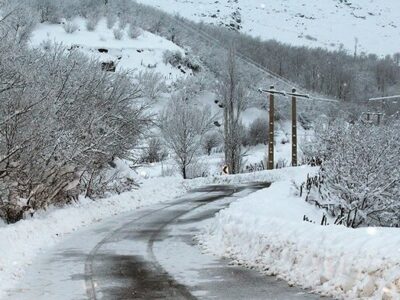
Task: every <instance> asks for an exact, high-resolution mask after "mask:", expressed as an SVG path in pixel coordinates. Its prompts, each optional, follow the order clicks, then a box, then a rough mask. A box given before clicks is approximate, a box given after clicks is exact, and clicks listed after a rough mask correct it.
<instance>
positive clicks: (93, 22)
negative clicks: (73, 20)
mask: <svg viewBox="0 0 400 300" xmlns="http://www.w3.org/2000/svg"><path fill="white" fill-rule="evenodd" d="M98 23H99V19H98V18H97V17H96V16H90V17H88V19H87V21H86V29H87V30H88V31H94V30H95V29H96V26H97V24H98Z"/></svg>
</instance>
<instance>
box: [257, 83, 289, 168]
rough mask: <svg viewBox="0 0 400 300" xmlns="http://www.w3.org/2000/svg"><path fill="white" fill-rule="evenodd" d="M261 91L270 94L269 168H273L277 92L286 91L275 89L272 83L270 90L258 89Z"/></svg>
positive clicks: (281, 93) (282, 93)
mask: <svg viewBox="0 0 400 300" xmlns="http://www.w3.org/2000/svg"><path fill="white" fill-rule="evenodd" d="M258 91H259V92H260V93H267V94H268V95H269V126H268V161H267V169H268V170H273V169H274V168H275V161H274V135H275V94H278V95H282V96H286V94H285V92H280V91H276V90H275V86H273V85H271V86H270V88H269V90H263V89H259V90H258Z"/></svg>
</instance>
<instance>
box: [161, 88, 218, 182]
mask: <svg viewBox="0 0 400 300" xmlns="http://www.w3.org/2000/svg"><path fill="white" fill-rule="evenodd" d="M211 120H212V119H211V113H210V109H209V108H208V107H205V108H199V107H197V106H195V105H194V104H193V103H192V102H191V99H189V98H188V97H187V94H186V93H184V92H182V93H179V94H177V95H174V96H173V97H172V98H171V100H170V102H169V103H168V105H167V107H166V108H165V110H164V111H163V113H162V114H161V117H160V128H161V132H162V134H163V137H164V139H165V142H166V145H167V146H168V147H169V149H170V150H171V151H172V152H173V153H174V157H175V161H176V162H177V164H178V165H179V168H180V171H181V174H182V176H183V178H184V179H186V178H187V175H188V174H187V168H188V167H189V166H190V165H191V164H192V163H194V161H195V158H196V157H197V155H198V154H199V151H200V150H201V146H202V142H203V139H204V136H205V134H206V133H207V131H208V130H209V129H210V128H211V124H212V122H211Z"/></svg>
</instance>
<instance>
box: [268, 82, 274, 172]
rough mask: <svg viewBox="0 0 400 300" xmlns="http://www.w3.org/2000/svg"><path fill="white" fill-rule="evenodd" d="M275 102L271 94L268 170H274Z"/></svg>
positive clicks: (271, 88) (271, 89) (272, 88)
mask: <svg viewBox="0 0 400 300" xmlns="http://www.w3.org/2000/svg"><path fill="white" fill-rule="evenodd" d="M274 89H275V87H274V86H273V85H271V87H270V91H273V90H274ZM274 119H275V100H274V93H270V94H269V129H268V131H269V136H268V164H267V169H268V170H273V169H274V132H275V124H274V122H275V120H274Z"/></svg>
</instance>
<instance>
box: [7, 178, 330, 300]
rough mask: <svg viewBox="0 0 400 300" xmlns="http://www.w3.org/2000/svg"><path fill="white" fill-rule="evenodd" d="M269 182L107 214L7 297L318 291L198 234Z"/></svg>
mask: <svg viewBox="0 0 400 300" xmlns="http://www.w3.org/2000/svg"><path fill="white" fill-rule="evenodd" d="M267 186H268V184H260V183H257V184H250V185H243V186H209V187H205V188H203V189H198V190H194V191H192V192H191V193H189V194H188V195H187V196H185V197H183V198H180V199H178V200H176V201H175V202H172V203H170V204H164V205H156V206H153V207H152V208H148V209H143V210H140V211H136V212H133V213H129V214H125V215H123V216H118V217H115V218H111V219H110V220H105V221H102V222H100V224H98V225H96V226H91V227H90V228H87V229H86V230H84V231H80V232H77V233H76V234H73V235H72V236H71V237H70V238H68V239H66V240H65V241H64V242H63V243H62V244H60V245H58V246H57V247H56V249H53V250H52V251H50V252H49V253H47V255H42V256H43V257H44V258H42V259H41V260H39V261H38V262H36V263H35V264H33V265H32V268H31V269H32V270H31V272H29V274H28V275H27V276H26V278H25V279H24V280H22V282H21V286H20V287H18V288H17V289H15V290H13V291H10V294H9V296H10V298H9V299H12V300H14V299H18V300H23V299H60V300H63V299H68V300H70V299H90V300H97V299H106V300H114V299H115V300H120V299H121V300H122V299H124V300H128V299H320V297H319V296H317V295H313V294H309V293H308V292H307V291H304V290H301V289H299V288H293V287H289V286H288V285H287V283H285V282H283V281H281V280H277V279H276V278H275V277H268V276H264V275H261V274H260V273H258V272H257V271H254V270H248V269H245V268H241V267H237V266H232V265H230V264H229V261H228V260H224V259H220V258H217V257H213V256H211V255H207V254H203V253H202V252H201V249H200V248H199V246H198V245H196V243H195V241H194V240H193V237H194V236H195V235H196V234H197V233H198V232H199V230H200V229H201V227H202V225H204V224H205V223H206V222H207V221H208V220H209V219H210V218H212V217H213V216H214V215H215V213H217V212H218V211H219V210H221V209H223V208H225V207H227V206H228V205H229V204H230V203H232V202H233V201H235V200H237V199H238V198H240V197H243V196H246V195H248V194H250V193H252V192H254V191H256V190H258V189H261V188H265V187H267ZM325 299H326V298H325Z"/></svg>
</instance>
